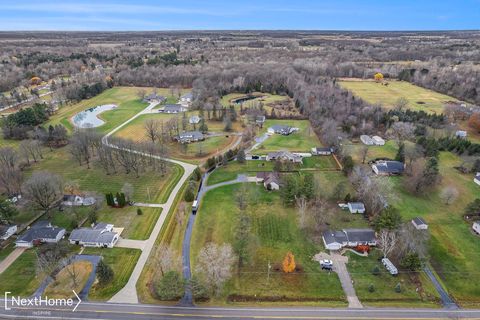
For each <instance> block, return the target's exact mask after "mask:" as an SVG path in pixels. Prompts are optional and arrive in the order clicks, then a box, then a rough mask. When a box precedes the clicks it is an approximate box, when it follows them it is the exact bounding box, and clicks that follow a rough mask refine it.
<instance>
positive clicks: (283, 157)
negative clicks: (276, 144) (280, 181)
mask: <svg viewBox="0 0 480 320" xmlns="http://www.w3.org/2000/svg"><path fill="white" fill-rule="evenodd" d="M266 160H267V161H277V160H278V161H290V162H295V163H302V162H303V158H302V156H301V155H299V154H296V153H291V152H289V151H277V152H269V153H268V154H267V158H266Z"/></svg>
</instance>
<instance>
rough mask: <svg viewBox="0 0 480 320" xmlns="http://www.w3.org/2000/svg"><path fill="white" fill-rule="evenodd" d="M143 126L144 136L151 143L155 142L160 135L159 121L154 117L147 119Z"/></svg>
mask: <svg viewBox="0 0 480 320" xmlns="http://www.w3.org/2000/svg"><path fill="white" fill-rule="evenodd" d="M143 128H144V129H145V134H146V136H147V137H148V138H149V139H150V140H151V141H152V143H155V141H156V140H157V139H158V137H159V135H160V124H159V122H158V121H157V120H155V119H147V121H145V124H144V126H143Z"/></svg>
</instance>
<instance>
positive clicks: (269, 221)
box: [192, 184, 345, 306]
mask: <svg viewBox="0 0 480 320" xmlns="http://www.w3.org/2000/svg"><path fill="white" fill-rule="evenodd" d="M239 187H240V185H239V184H236V185H229V186H225V187H221V188H217V189H214V190H211V191H209V192H208V193H207V194H206V195H205V198H204V200H203V202H202V204H201V207H200V210H199V212H198V216H197V220H196V224H195V228H194V231H193V235H192V265H193V270H195V261H196V258H197V255H198V252H199V251H200V249H201V248H202V247H203V246H204V245H205V244H206V243H208V242H211V241H213V242H215V243H218V244H222V243H232V242H233V241H234V231H235V228H236V226H237V221H238V219H237V217H238V214H239V210H238V208H237V206H236V204H235V201H234V200H233V199H232V196H231V195H232V194H235V192H236V190H237V189H238V188H239ZM250 187H251V188H252V192H254V193H255V195H256V196H255V198H256V199H253V200H252V199H251V200H250V203H249V208H247V211H246V212H247V214H248V215H249V217H250V219H251V230H252V231H251V233H252V236H253V238H254V240H252V241H254V243H256V245H254V248H253V249H251V250H250V255H251V259H250V261H249V262H248V263H246V264H245V265H244V266H243V267H241V268H240V269H237V268H238V267H235V269H236V270H234V271H233V278H232V279H231V280H230V281H228V283H227V284H226V287H225V289H224V292H222V294H221V296H219V297H217V298H214V301H212V303H222V304H223V303H225V302H226V301H229V302H234V301H244V302H247V303H248V302H250V303H253V302H265V303H271V302H272V299H275V297H283V300H282V303H283V304H292V305H294V304H298V303H307V304H315V305H330V306H339V305H345V298H344V295H343V291H342V288H341V286H340V283H339V280H338V278H337V276H336V275H335V274H329V273H327V272H322V271H321V270H320V266H319V264H318V263H317V262H314V261H312V256H313V255H314V254H316V253H318V252H319V251H321V250H322V247H321V245H315V244H314V243H312V242H311V241H310V239H308V238H307V236H306V235H305V233H304V232H302V231H301V230H300V229H299V228H298V226H297V222H296V214H295V210H294V209H293V208H292V209H291V208H285V207H284V206H283V204H282V202H281V198H280V193H278V192H266V191H265V190H264V188H263V186H257V185H255V184H250ZM252 201H253V202H252ZM288 251H291V252H292V253H293V254H294V255H295V261H296V262H297V265H298V266H301V267H300V268H301V271H299V272H295V273H293V274H288V275H287V274H284V273H283V272H281V271H280V270H279V269H278V268H279V266H280V264H281V262H282V260H283V258H284V256H285V254H286V253H287V252H288ZM269 262H270V263H271V264H272V272H271V275H270V279H268V278H267V265H268V263H269Z"/></svg>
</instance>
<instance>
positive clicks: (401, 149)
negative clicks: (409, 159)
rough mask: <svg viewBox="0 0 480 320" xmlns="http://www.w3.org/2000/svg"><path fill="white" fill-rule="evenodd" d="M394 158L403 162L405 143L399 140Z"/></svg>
mask: <svg viewBox="0 0 480 320" xmlns="http://www.w3.org/2000/svg"><path fill="white" fill-rule="evenodd" d="M395 160H396V161H400V162H402V163H403V162H405V143H403V142H400V144H399V146H398V151H397V155H396V156H395Z"/></svg>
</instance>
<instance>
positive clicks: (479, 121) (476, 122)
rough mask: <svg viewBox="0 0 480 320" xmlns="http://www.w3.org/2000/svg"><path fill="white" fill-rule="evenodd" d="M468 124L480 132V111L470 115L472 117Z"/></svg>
mask: <svg viewBox="0 0 480 320" xmlns="http://www.w3.org/2000/svg"><path fill="white" fill-rule="evenodd" d="M468 125H469V126H470V128H473V129H475V130H476V131H477V132H480V112H476V113H474V114H472V115H471V116H470V119H468Z"/></svg>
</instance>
